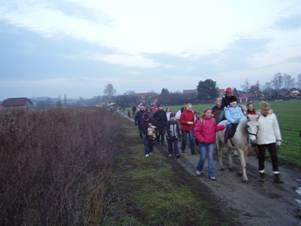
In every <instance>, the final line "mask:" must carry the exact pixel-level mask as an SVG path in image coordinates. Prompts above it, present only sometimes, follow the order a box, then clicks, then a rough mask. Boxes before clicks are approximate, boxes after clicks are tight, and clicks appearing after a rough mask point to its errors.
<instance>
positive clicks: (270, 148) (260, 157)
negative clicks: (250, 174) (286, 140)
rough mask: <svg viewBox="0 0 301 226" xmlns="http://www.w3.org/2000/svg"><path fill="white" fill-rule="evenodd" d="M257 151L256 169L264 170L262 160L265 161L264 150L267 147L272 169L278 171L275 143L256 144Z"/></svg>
mask: <svg viewBox="0 0 301 226" xmlns="http://www.w3.org/2000/svg"><path fill="white" fill-rule="evenodd" d="M258 149H259V153H258V169H259V171H262V170H264V162H265V150H266V149H268V151H269V152H270V155H271V160H272V166H273V171H274V172H276V171H278V157H277V147H276V143H272V144H263V145H258Z"/></svg>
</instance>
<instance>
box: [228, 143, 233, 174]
mask: <svg viewBox="0 0 301 226" xmlns="http://www.w3.org/2000/svg"><path fill="white" fill-rule="evenodd" d="M227 148H228V162H229V170H232V169H233V158H232V157H233V152H232V148H231V147H227Z"/></svg>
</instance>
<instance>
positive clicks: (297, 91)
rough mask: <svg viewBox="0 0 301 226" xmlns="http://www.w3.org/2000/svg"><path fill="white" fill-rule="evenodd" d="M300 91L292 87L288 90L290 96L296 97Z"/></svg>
mask: <svg viewBox="0 0 301 226" xmlns="http://www.w3.org/2000/svg"><path fill="white" fill-rule="evenodd" d="M300 94H301V93H300V91H299V90H297V89H292V90H291V91H290V96H291V97H298V96H300Z"/></svg>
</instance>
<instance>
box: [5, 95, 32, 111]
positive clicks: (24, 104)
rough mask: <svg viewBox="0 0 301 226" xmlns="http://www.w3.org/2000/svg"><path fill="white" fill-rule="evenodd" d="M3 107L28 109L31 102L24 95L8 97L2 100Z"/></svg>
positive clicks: (30, 106) (7, 108)
mask: <svg viewBox="0 0 301 226" xmlns="http://www.w3.org/2000/svg"><path fill="white" fill-rule="evenodd" d="M2 107H3V109H6V110H11V109H30V108H32V107H33V103H32V101H31V100H30V99H28V98H26V97H20V98H8V99H6V100H4V101H3V102H2Z"/></svg>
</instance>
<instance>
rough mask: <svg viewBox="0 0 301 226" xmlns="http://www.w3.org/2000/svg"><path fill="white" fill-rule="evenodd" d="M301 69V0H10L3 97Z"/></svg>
mask: <svg viewBox="0 0 301 226" xmlns="http://www.w3.org/2000/svg"><path fill="white" fill-rule="evenodd" d="M277 72H285V73H289V74H291V75H292V76H296V75H297V74H299V73H301V4H300V0H285V1H284V0H249V1H246V0H245V1H243V0H225V1H222V0H210V1H209V0H207V1H202V0H185V1H184V0H181V1H180V0H151V1H150V0H147V1H146V0H119V1H117V0H105V1H102V0H51V1H50V0H49V1H46V0H9V1H8V0H0V99H3V98H6V97H16V96H27V97H33V96H52V97H57V96H63V95H64V94H66V95H67V96H68V97H79V96H81V97H92V96H96V95H100V94H102V92H103V89H104V87H105V85H106V84H108V83H112V84H113V85H114V87H115V88H116V89H117V92H118V93H119V94H122V93H124V92H125V91H128V90H134V91H136V92H143V91H158V92H159V91H160V90H161V88H168V89H169V90H171V91H176V90H179V91H181V90H183V89H191V88H195V87H196V85H197V83H198V81H200V80H204V79H206V78H212V79H214V80H216V81H217V84H218V86H219V87H221V88H224V87H227V86H232V87H238V88H240V86H241V84H243V83H244V81H245V80H246V79H248V80H249V82H251V83H255V82H256V81H257V80H259V81H260V82H261V83H262V84H263V83H264V82H266V81H268V80H270V79H271V78H272V77H273V75H274V74H275V73H277Z"/></svg>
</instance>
